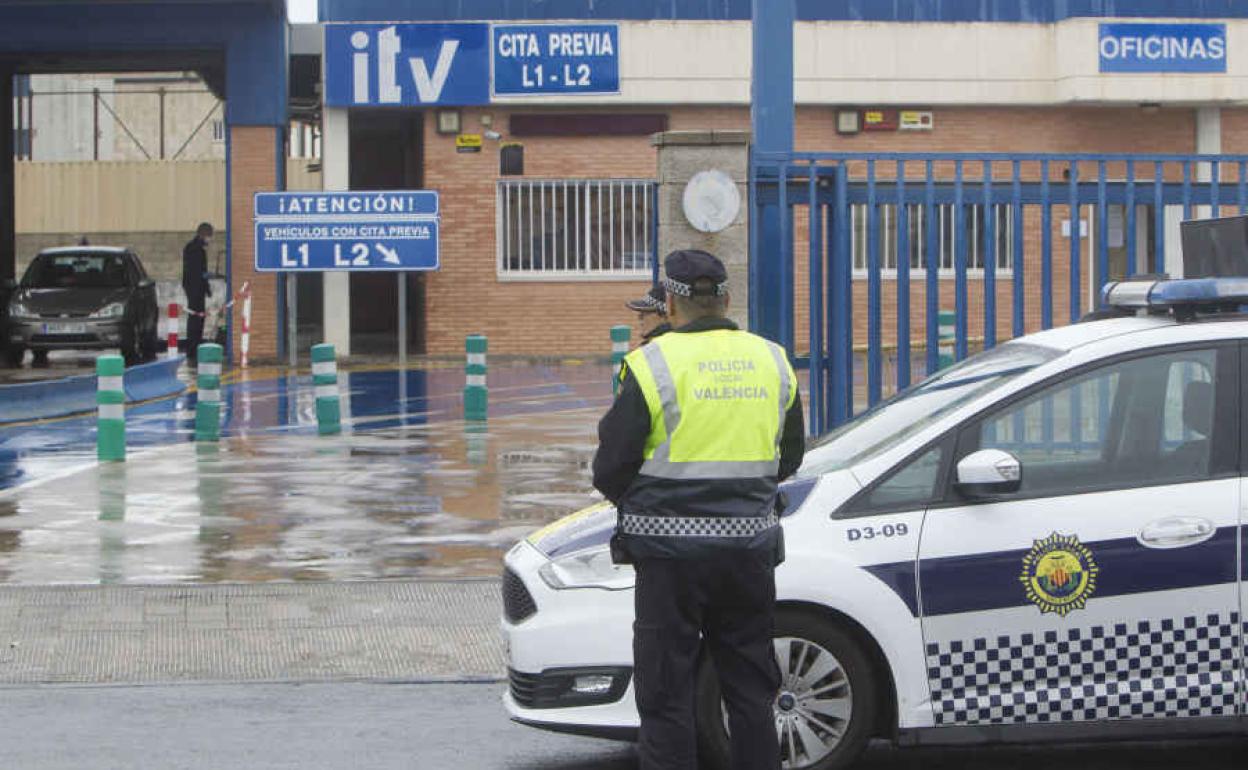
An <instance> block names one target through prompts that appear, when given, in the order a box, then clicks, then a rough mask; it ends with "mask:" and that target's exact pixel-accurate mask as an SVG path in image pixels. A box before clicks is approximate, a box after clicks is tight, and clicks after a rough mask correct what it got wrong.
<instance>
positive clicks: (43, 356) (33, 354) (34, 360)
mask: <svg viewBox="0 0 1248 770" xmlns="http://www.w3.org/2000/svg"><path fill="white" fill-rule="evenodd" d="M30 365H31V366H39V367H44V366H47V365H48V351H46V350H32V351H30Z"/></svg>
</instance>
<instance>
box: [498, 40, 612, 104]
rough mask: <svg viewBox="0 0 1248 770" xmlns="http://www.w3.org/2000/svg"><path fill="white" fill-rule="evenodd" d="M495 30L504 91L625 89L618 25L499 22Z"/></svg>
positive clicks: (500, 84) (525, 93)
mask: <svg viewBox="0 0 1248 770" xmlns="http://www.w3.org/2000/svg"><path fill="white" fill-rule="evenodd" d="M493 34H494V93H495V94H496V95H498V96H528V95H535V94H614V93H618V92H619V90H620V29H619V26H618V25H615V24H577V25H562V24H496V25H494V32H493Z"/></svg>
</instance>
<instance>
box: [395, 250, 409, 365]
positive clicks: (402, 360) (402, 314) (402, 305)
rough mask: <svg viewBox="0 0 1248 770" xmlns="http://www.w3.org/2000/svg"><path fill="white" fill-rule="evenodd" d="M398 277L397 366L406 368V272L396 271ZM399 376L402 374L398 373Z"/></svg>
mask: <svg viewBox="0 0 1248 770" xmlns="http://www.w3.org/2000/svg"><path fill="white" fill-rule="evenodd" d="M397 275H398V279H399V368H400V369H406V368H407V273H398V274H397ZM399 376H400V377H403V376H404V375H403V374H402V373H400V374H399Z"/></svg>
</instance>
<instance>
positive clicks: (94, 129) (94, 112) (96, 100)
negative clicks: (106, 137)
mask: <svg viewBox="0 0 1248 770" xmlns="http://www.w3.org/2000/svg"><path fill="white" fill-rule="evenodd" d="M91 146H92V147H93V148H94V149H93V151H92V153H91V158H92V159H93V160H99V159H100V89H98V88H92V89H91Z"/></svg>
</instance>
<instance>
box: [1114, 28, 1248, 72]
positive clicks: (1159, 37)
mask: <svg viewBox="0 0 1248 770" xmlns="http://www.w3.org/2000/svg"><path fill="white" fill-rule="evenodd" d="M1226 54H1227V45H1226V25H1225V24H1141V23H1125V24H1110V23H1106V24H1101V34H1100V59H1101V72H1226Z"/></svg>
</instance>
